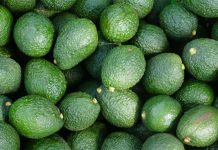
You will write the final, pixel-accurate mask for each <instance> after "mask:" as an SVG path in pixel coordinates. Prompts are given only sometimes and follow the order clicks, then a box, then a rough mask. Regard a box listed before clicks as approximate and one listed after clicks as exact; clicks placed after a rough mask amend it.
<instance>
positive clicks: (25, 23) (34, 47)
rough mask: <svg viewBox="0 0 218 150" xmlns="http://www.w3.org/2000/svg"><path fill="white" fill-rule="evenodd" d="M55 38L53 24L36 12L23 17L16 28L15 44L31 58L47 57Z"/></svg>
mask: <svg viewBox="0 0 218 150" xmlns="http://www.w3.org/2000/svg"><path fill="white" fill-rule="evenodd" d="M53 38H54V26H53V24H52V22H51V21H50V20H49V19H48V18H47V17H45V16H42V15H39V14H37V13H34V12H28V13H26V14H24V15H23V16H21V17H20V18H19V19H18V20H17V22H16V24H15V27H14V40H15V43H16V44H17V46H18V48H19V49H20V51H21V52H23V53H24V54H26V55H27V56H30V57H42V56H45V55H46V54H47V53H48V52H49V51H50V49H51V46H52V43H53ZM27 41H28V42H27Z"/></svg>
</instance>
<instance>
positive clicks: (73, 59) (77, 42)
mask: <svg viewBox="0 0 218 150" xmlns="http://www.w3.org/2000/svg"><path fill="white" fill-rule="evenodd" d="M97 45H98V33H97V29H96V26H95V24H94V23H93V22H92V21H90V20H88V19H84V18H83V19H75V21H72V22H70V23H68V24H67V25H66V26H64V28H63V29H62V30H61V32H60V33H59V35H58V37H57V41H56V44H55V47H54V53H53V56H54V59H55V60H56V61H57V65H58V66H59V67H60V68H61V69H62V70H67V69H71V68H72V67H75V66H76V65H77V64H79V63H80V62H81V61H83V60H84V59H86V58H87V57H89V56H90V55H91V54H92V53H94V51H95V49H96V47H97Z"/></svg>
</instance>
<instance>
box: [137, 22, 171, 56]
mask: <svg viewBox="0 0 218 150" xmlns="http://www.w3.org/2000/svg"><path fill="white" fill-rule="evenodd" d="M133 43H134V45H136V46H137V47H139V48H140V49H141V50H142V52H143V53H144V55H145V56H149V55H152V54H158V53H161V52H165V51H167V50H168V47H169V43H168V40H167V37H166V34H165V33H164V31H163V30H162V29H161V28H160V27H158V26H155V25H152V24H146V23H144V22H141V23H140V25H139V29H138V32H137V34H136V36H135V37H134V38H133Z"/></svg>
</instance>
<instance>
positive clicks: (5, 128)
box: [0, 121, 20, 150]
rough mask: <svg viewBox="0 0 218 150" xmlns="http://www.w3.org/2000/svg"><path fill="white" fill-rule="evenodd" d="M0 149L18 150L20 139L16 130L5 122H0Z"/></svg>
mask: <svg viewBox="0 0 218 150" xmlns="http://www.w3.org/2000/svg"><path fill="white" fill-rule="evenodd" d="M0 134H1V137H0V141H1V142H0V149H1V150H9V149H10V150H19V149H20V138H19V135H18V133H17V132H16V130H15V129H14V128H13V127H12V126H11V125H9V124H7V123H5V122H2V121H1V122H0Z"/></svg>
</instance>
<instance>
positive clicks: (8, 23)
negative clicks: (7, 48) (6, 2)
mask: <svg viewBox="0 0 218 150" xmlns="http://www.w3.org/2000/svg"><path fill="white" fill-rule="evenodd" d="M0 20H1V22H0V46H4V45H6V44H7V43H8V42H9V39H10V34H11V30H12V23H13V16H12V14H11V12H10V11H9V10H8V9H7V8H5V7H4V6H2V5H0Z"/></svg>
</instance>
